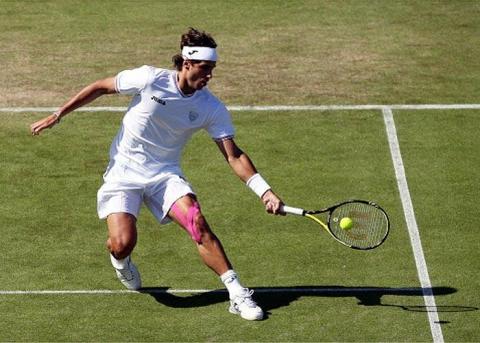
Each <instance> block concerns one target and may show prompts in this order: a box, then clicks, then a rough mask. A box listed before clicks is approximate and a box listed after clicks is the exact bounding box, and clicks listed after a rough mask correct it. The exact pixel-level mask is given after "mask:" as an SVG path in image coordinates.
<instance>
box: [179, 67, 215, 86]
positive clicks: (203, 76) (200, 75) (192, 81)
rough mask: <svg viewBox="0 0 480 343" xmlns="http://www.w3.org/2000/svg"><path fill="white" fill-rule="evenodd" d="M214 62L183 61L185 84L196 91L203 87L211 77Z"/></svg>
mask: <svg viewBox="0 0 480 343" xmlns="http://www.w3.org/2000/svg"><path fill="white" fill-rule="evenodd" d="M215 65H216V63H215V62H213V61H200V62H192V61H185V64H184V65H183V67H184V68H185V72H186V73H185V77H186V80H187V85H188V87H189V88H191V89H192V90H193V91H198V90H200V89H202V88H203V87H205V86H206V85H207V83H208V81H210V79H211V78H212V77H213V69H214V68H215Z"/></svg>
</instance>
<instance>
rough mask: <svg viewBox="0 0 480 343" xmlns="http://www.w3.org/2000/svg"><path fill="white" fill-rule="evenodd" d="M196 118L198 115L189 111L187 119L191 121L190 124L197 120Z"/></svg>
mask: <svg viewBox="0 0 480 343" xmlns="http://www.w3.org/2000/svg"><path fill="white" fill-rule="evenodd" d="M197 118H198V113H197V112H194V111H190V112H189V113H188V119H189V120H190V121H191V122H194V121H195V120H197Z"/></svg>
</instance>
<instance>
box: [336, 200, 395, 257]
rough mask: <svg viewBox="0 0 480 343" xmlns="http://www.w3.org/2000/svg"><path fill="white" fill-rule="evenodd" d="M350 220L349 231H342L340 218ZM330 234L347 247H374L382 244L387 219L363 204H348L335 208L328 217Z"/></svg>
mask: <svg viewBox="0 0 480 343" xmlns="http://www.w3.org/2000/svg"><path fill="white" fill-rule="evenodd" d="M345 217H348V218H350V219H352V222H353V226H352V227H351V228H350V229H342V228H341V227H340V221H341V219H342V218H345ZM329 227H330V230H331V232H332V234H333V235H334V236H335V237H336V238H337V239H338V240H340V241H342V242H344V243H346V244H347V245H349V246H352V247H357V248H360V249H368V248H372V247H375V246H377V245H379V244H381V243H382V242H383V240H384V239H385V237H386V236H387V234H388V229H389V222H388V218H387V216H386V214H385V212H383V210H381V209H380V208H378V207H376V206H373V205H370V204H368V203H363V202H350V203H345V204H342V205H340V206H339V207H337V208H335V209H334V210H333V211H332V213H331V214H330V217H329Z"/></svg>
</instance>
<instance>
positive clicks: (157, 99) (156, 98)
mask: <svg viewBox="0 0 480 343" xmlns="http://www.w3.org/2000/svg"><path fill="white" fill-rule="evenodd" d="M150 99H151V100H153V101H155V102H158V103H159V104H162V105H165V104H166V103H167V102H166V101H165V100H163V99H161V98H158V97H156V96H155V95H153V96H152V97H151V98H150Z"/></svg>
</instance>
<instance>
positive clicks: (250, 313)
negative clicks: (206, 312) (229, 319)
mask: <svg viewBox="0 0 480 343" xmlns="http://www.w3.org/2000/svg"><path fill="white" fill-rule="evenodd" d="M252 294H253V290H252V291H251V290H249V289H248V288H245V289H244V291H243V293H241V294H240V295H237V296H235V298H233V299H230V308H229V309H228V310H229V311H230V313H233V314H239V315H240V317H242V318H243V319H246V320H261V319H263V310H262V309H261V308H260V306H258V305H257V303H256V302H255V301H254V300H253V299H252Z"/></svg>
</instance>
